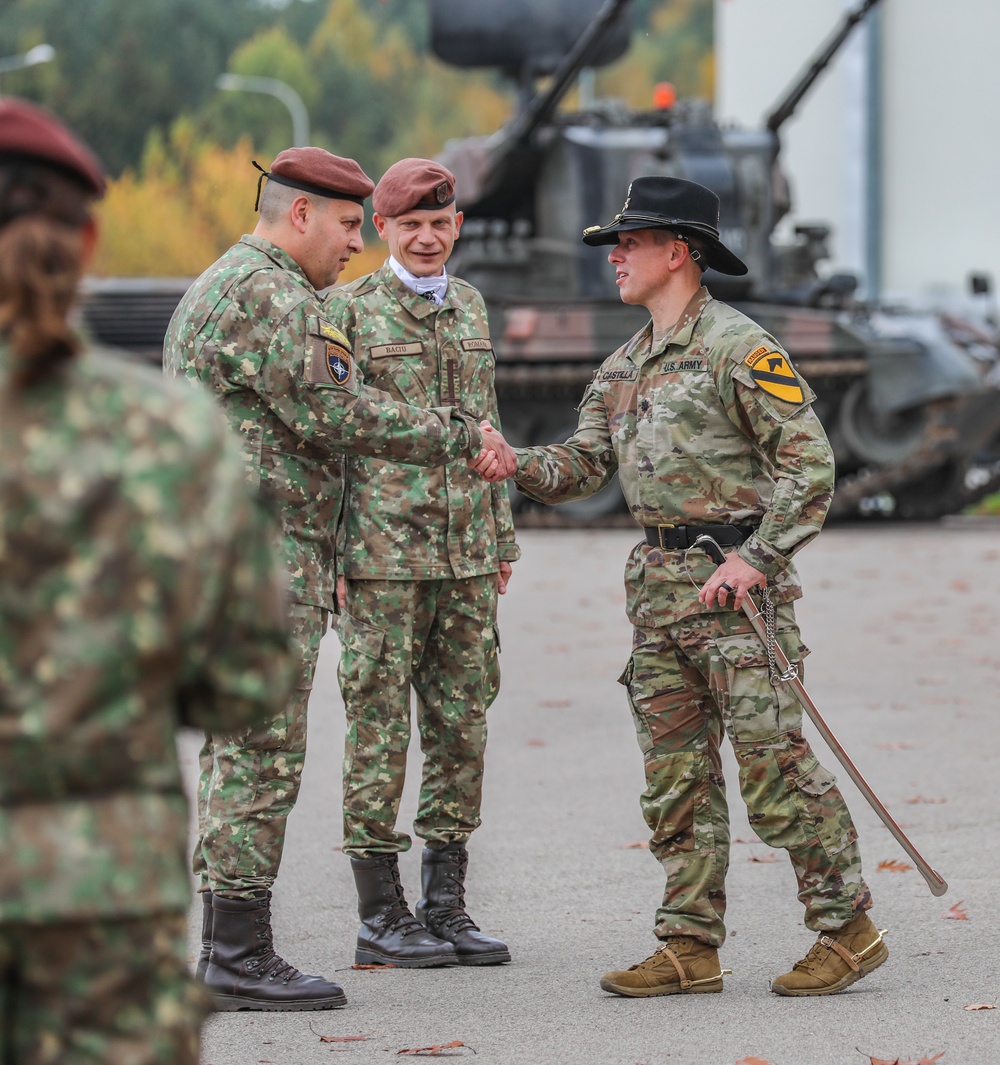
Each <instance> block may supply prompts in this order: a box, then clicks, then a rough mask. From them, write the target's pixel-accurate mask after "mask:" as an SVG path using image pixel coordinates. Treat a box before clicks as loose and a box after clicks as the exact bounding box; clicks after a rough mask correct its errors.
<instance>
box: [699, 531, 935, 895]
mask: <svg viewBox="0 0 1000 1065" xmlns="http://www.w3.org/2000/svg"><path fill="white" fill-rule="evenodd" d="M692 546H694V547H701V548H703V549H704V550H705V551H706V552H707V553H708V555H709V557H710V558H711V559H712V561H713V562H715V563H716V564H717V565H721V564H722V563H723V562H725V560H726V556H725V553H724V552H723V550H722V548H721V547H720V546H719V545H718V544H717V543H716V542H715V540H713V539H712V538H711V537H710V536H707V535H705V534H703V535H701V536H699V537H698V538H697V539H696V540H695V542H694V544H693V545H692ZM743 613H744V614H746V616H747V619H748V620H749V622H750V624H751V625H752V626H753V630H754V632H755V633H757V636H758V638H759V639H760V641H761V642H762V643H763V644H764V646H765V647H767V632H766V631H765V629H764V622H763V620H762V617H763V615H762V614H761V611H760V607H759V606H758V604H757V601H756V600H755V599H754V598H753V596H752V595H750V594H747V596H746V597H745V598H744V600H743ZM774 658H775V661H776V662H777V664H778V665H779V666H780V667H781V672H782V673H783V674H784V677H783V678H782V681H783V683H785V684H787V685H788V686H789V687H790V688H791V689H792V691H793V692H794V693H795V697H796V698H797V699H798V700H799V702H800V703H801V704H802V708H803V710H805V712H806V714H807V715H808V717H809V720H810V721H812V723H813V724H814V725H815V726H816V728H817V730H818V731H819V734H820V736H822V737H823V742H824V743H825V744H826V745H827V746H828V747H829V748H830V750H831V751H833V753H834V755H835V756H836V758H837V761H838V762H840V764H841V765H842V766H843V767H844V769H845V770H846V771H847V775H848V776H849V777H850V778H851V780H852V781H854V784H855V786H856V787H857V789H858V791H860V792H861V794H862V795H863V796H864V799H865V801H866V802H867V803H868V805H869V806H870V807H871V808H872V809H873V810H874V811H875V813H877V814H878V816H879V818H880V819H881V821H882V824H884V825H885V827H886V828H887V829H888V830H889V831H890V832H891V833H892V835H893V837H894V838H895V840H896V842H897V843H898V844H899V845H900V846H901V847H902V848H903V850H904V851H906V853H907V854H908V855H909V857H910V858H911V859H912V860H913V863H914V865H916V867H917V870H918V871H919V873H920V875H921V876H922V877H923V878H924V880H925V881H926V883H927V886H928V887H929V888H930V891H931V894H932V895H937V896H940V895H943V894H944V893H945V892H946V891H947V890H948V884H947V882H946V881H945V879H944V878H943V877H942V876H941V875H940V873H938V872H937V871H936V870H935V869H933V868H932V867H931V865H930V863H929V862H928V861H927V860H926V859H925V858H924V857H923V855H921V853H920V852H919V851H918V850H917V848H916V847H914V846H913V844H912V843H911V842H910V841H909V839H907V837H906V833H904V832H903V830H902V829H901V828H900V827H899V825H898V824H896V821H895V820H894V819H893V816H892V814H890V813H889V811H888V810H887V809H886V808H885V806H884V805H883V804H882V800H881V799H879V797H878V796H877V795H876V794H875V792H874V791H872V789H871V786H870V785H869V784H868V781H867V780H865V778H864V777H863V776H862V775H861V771H860V770H859V769H858V767H857V766H856V765H855V764H854V762H853V761H852V760H851V757H850V755H849V754H848V753H847V751H845V750H844V748H843V747H842V746H841V745H840V741H839V740H838V739H837V737H836V736H835V735H834V734H833V731H832V730H831V728H830V726H829V725H828V724H827V723H826V721H825V720H824V719H823V715H822V714H821V713H820V712H819V710H818V709H817V707H816V704H815V703H814V702H813V701H812V699H811V698H810V697H809V693H808V692H807V691H806V688H805V685H804V684H803V683H802V681H800V680H799V678H798V677H797V676H796V675H795V671H794V670H793V669H792V668H791V663H790V662H789V661H788V656H787V655H786V654H785V652H784V651H782V649H781V647H780V646H779V645H778V644H777V643H775V646H774Z"/></svg>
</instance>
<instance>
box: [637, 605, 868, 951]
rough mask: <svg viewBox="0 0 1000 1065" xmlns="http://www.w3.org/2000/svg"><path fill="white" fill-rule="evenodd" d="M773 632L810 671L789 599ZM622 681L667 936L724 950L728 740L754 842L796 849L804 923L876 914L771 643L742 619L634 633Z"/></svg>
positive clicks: (719, 617) (704, 619) (727, 615)
mask: <svg viewBox="0 0 1000 1065" xmlns="http://www.w3.org/2000/svg"><path fill="white" fill-rule="evenodd" d="M776 627H777V630H778V641H779V643H780V644H781V646H782V648H783V650H784V651H785V653H786V654H787V655H788V658H789V660H790V661H792V662H801V659H802V657H803V656H804V655H805V654H807V653H808V652H807V649H806V648H805V647H804V646H803V645H802V643H801V640H800V638H799V631H798V628H797V626H796V624H795V615H794V611H793V608H792V605H791V604H790V603H787V604H784V605H782V606H780V607H778V608H777V626H776ZM800 668H801V666H800ZM620 679H621V681H622V683H623V684H625V685H626V687H627V689H628V693H629V702H630V704H631V707H632V714H633V718H634V720H635V726H636V732H637V734H638V738H639V746H640V747H641V749H642V752H643V755H644V758H645V773H646V790H645V791H644V792H643V794H642V796H641V799H640V805H641V807H642V812H643V815H644V817H645V818H646V823H647V824H648V825H649V828H650V830H651V832H652V838H651V840H650V851H651V852H652V853H653V855H654V856H655V857H656V858H657V860H658V861H659V862H660V863H661V865H662V866H663V868H664V870H665V872H666V878H667V883H666V889H665V892H664V897H663V903H662V905H661V906H660V908H659V909H658V910H657V914H656V934H657V935H658V936H659V937H660V938H666V937H668V936H676V935H691V936H695V937H696V938H698V939H700V940H703V941H704V942H706V943H710V944H713V945H715V946H721V945H722V943H723V941H724V940H725V936H726V928H725V914H726V887H725V878H726V872H727V869H728V866H729V812H728V808H727V805H726V790H725V780H724V778H723V773H722V759H721V754H720V744H721V742H722V737H723V732H725V733H726V734H728V736H729V739H730V742H731V743H732V746H733V750H734V752H735V754H736V761H737V763H738V765H739V782H740V791H741V793H742V796H743V801H744V802H745V803H746V806H747V810H748V813H749V818H750V824H751V826H752V828H753V830H754V832H756V834H757V835H758V836H759V837H760V839H762V840H763V841H764V842H765V843H767V844H769V845H770V846H772V847H778V848H781V849H783V850H786V851H788V854H789V857H790V858H791V863H792V869H793V870H794V873H795V878H796V881H797V883H798V897H799V899H800V900H801V902H802V903H803V904H804V905H805V923H806V925H807V926H808V927H809V928H811V929H813V930H816V931H819V930H827V931H830V930H835V929H837V928H840V927H842V926H843V925H844V924H846V923H847V922H848V921H850V919H851V917H852V916H853V915H854V914H856V913H858V912H859V911H861V910H866V909H868V908H869V907H870V906H871V896H870V894H869V891H868V887H867V885H866V884H865V881H864V879H863V878H862V874H861V855H860V852H859V849H858V844H857V832H856V830H855V827H854V823H853V821H852V820H851V815H850V812H849V811H848V809H847V806H846V804H845V802H844V799H843V796H842V795H841V793H840V790H839V788H837V787H836V784H835V778H834V777H833V775H832V774H831V773H829V772H827V771H826V770H825V769H824V768H823V767H822V766H821V765H820V764H819V762H818V761H817V759H816V756H815V755H814V754H813V752H812V750H811V748H810V746H809V743H808V742H807V741H806V740H805V739H804V738H803V735H802V709H801V706H800V705H799V703H798V701H797V700H796V699H795V696H794V694H793V693H792V691H791V690H790V689H789V688H788V687H787V685H783V684H780V683H779V684H777V685H776V686H775V685H772V683H771V680H770V677H769V673H768V666H767V657H766V654H765V652H764V647H763V644H762V643H761V641H760V640H759V639H758V637H757V636H756V635H755V633H754V632H753V630H752V628H751V626H750V623H749V621H748V620H747V618H746V617H745V615H744V614H743V613H742V612H740V613H736V612H734V611H725V612H721V613H710V614H704V615H701V616H697V617H691V618H685V619H683V620H682V621H681V622H679V623H678V624H675V625H668V626H665V627H663V628H648V629H647V628H636V629H635V630H634V634H633V647H632V656H631V659H630V660H629V664H628V667H627V668H626V670H625V672H624V673H623V674H622V677H621V678H620Z"/></svg>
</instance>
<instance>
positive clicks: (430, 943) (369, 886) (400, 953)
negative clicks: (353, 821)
mask: <svg viewBox="0 0 1000 1065" xmlns="http://www.w3.org/2000/svg"><path fill="white" fill-rule="evenodd" d="M351 868H352V869H353V870H354V882H355V883H356V884H357V886H358V915H359V916H360V918H361V928H360V929H359V930H358V949H357V951H356V952H355V954H354V960H355V963H356V964H358V965H398V966H400V967H401V968H404V969H424V968H428V967H430V966H433V965H455V964H457V962H458V958H457V957H456V956H455V950H454V948H453V947H452V945H451V944H450V943H445V942H443V941H442V940H440V939H438V938H437V936H433V935H431V933H430V932H428V931H426V930H425V929H424V927H423V925H421V923H420V922H419V921H418V920H417V919H416V917H414V916H413V914H412V913H410V910H409V907H408V906H407V905H406V898H405V897H404V895H403V885H402V884H401V883H400V880H399V860H398V858H397V856H396V855H395V854H380V855H377V856H376V857H374V858H352V859H351Z"/></svg>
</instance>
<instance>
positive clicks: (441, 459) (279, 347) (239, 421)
mask: <svg viewBox="0 0 1000 1065" xmlns="http://www.w3.org/2000/svg"><path fill="white" fill-rule="evenodd" d="M164 367H165V369H166V371H167V373H171V374H186V375H187V376H188V377H192V378H197V379H198V380H200V381H202V382H203V383H204V384H206V385H208V386H209V387H210V388H212V389H214V390H215V392H216V393H217V394H218V395H219V396H220V397H221V400H222V403H223V406H224V408H225V410H226V413H227V414H228V415H229V419H230V422H231V423H232V424H233V425H234V426H235V427H236V428H237V429H238V430H239V432H240V433H241V435H242V437H243V442H244V446H245V448H246V452H247V461H248V475H249V478H250V481H251V484H253V485H254V486H255V487H257V488H259V490H260V491H261V492H262V493H263V494H264V495H265V496H266V497H267V498H268V499H269V500H271V501H273V503H274V504H275V505H276V506H277V508H278V509H279V510H280V513H281V517H282V521H283V523H284V528H285V548H286V557H287V562H288V566H289V570H290V573H291V587H292V595H293V597H294V598H295V599H296V600H297V601H298V602H300V603H310V604H312V605H314V606H321V607H327V608H329V607H332V606H333V583H334V558H333V554H334V547H335V542H336V530H337V523H338V518H339V515H340V509H341V504H342V497H343V456H344V454H345V453H346V452H348V451H352V452H356V453H358V454H363V455H381V456H385V457H387V458H393V459H396V460H399V461H405V462H411V463H414V464H416V465H431V466H434V465H441V464H442V463H445V462H448V461H450V460H451V459H456V458H464V457H466V456H468V455H470V454H473V453H475V452H477V451H478V450H479V447H480V445H481V436H480V433H479V428H478V423H477V422H476V420H475V419H474V418H472V417H470V416H469V415H468V414H465V413H462V412H460V411H457V410H454V409H442V410H436V411H426V410H419V409H417V408H416V407H412V406H409V405H408V404H399V403H395V402H393V401H392V399H391V398H390V397H389V396H387V395H385V394H384V393H382V392H377V391H375V390H374V389H370V388H366V387H364V385H362V384H361V381H360V374H359V373H358V372H357V370H356V368H355V366H354V363H353V359H352V357H351V353H350V350H349V346H348V344H347V341H346V340H345V338H344V336H343V334H342V333H341V332H340V330H339V329H337V328H335V327H334V325H333V324H332V323H331V322H330V321H329V320H328V319H327V317H326V316H325V315H324V313H323V311H322V308H321V305H320V301H319V297H318V296H317V294H316V292H315V290H314V289H313V288H312V286H311V285H310V284H309V282H308V280H307V279H306V277H305V275H304V274H303V273H302V271H301V269H300V267H299V266H298V265H297V264H296V262H295V261H294V259H292V258H291V256H290V255H288V254H287V253H286V252H284V251H282V250H281V249H280V248H278V247H276V246H275V245H273V244H271V243H269V242H268V241H266V240H262V239H260V238H259V237H254V236H244V237H243V239H242V240H241V241H240V242H239V243H238V244H236V245H234V246H233V247H232V248H230V249H229V251H227V252H226V254H225V255H223V256H222V258H221V259H219V261H218V262H216V263H215V264H214V265H213V266H211V267H209V269H208V270H206V271H205V273H203V274H202V275H201V277H200V278H198V280H197V281H195V283H194V284H193V285H192V286H191V288H190V289H189V290H188V292H187V294H186V295H185V296H184V298H183V299H182V300H181V302H180V304H179V306H178V307H177V310H176V311H175V312H174V316H173V318H172V319H171V321H170V327H169V329H168V331H167V338H166V341H165V346H164Z"/></svg>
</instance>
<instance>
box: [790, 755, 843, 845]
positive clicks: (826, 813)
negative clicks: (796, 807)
mask: <svg viewBox="0 0 1000 1065" xmlns="http://www.w3.org/2000/svg"><path fill="white" fill-rule="evenodd" d="M836 783H837V778H836V777H835V776H834V775H833V773H831V772H830V771H829V770H828V769H824V768H823V767H822V766H821V765H820V764H819V759H817V757H816V756H815V755H814V754H813V755H810V756H809V757H807V758H805V759H803V760H802V761H801V762H800V763H799V764H798V767H797V771H796V774H795V785H796V788H797V796H796V799H797V801H798V802H799V804H800V806H801V808H802V812H803V814H804V815H805V817H806V819H807V820H808V821H809V822H811V823H812V824H813V825H814V826H815V829H816V835H817V837H818V838H819V841H820V843H821V844H822V845H823V849H824V850H825V851H826V852H827V854H839V853H840V851H842V850H843V849H844V848H845V847H847V846H849V845H850V844H852V843H855V842H857V838H858V832H857V829H856V828H855V827H854V822H853V821H852V820H851V816H850V814H849V813H848V811H847V805H846V803H845V802H844V800H843V796H842V795H841V794H840V790H839V789H838V788H835V787H834V785H835V784H836Z"/></svg>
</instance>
